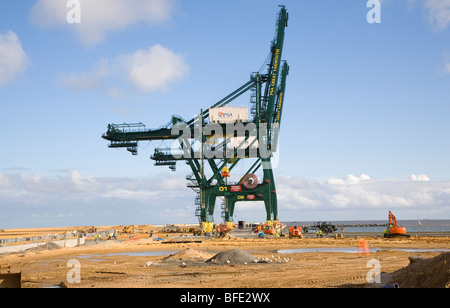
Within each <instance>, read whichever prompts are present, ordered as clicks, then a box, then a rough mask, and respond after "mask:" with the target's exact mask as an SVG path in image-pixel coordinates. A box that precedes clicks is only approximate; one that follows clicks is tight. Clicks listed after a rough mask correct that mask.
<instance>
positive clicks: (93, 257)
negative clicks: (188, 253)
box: [78, 250, 179, 261]
mask: <svg viewBox="0 0 450 308" xmlns="http://www.w3.org/2000/svg"><path fill="white" fill-rule="evenodd" d="M177 252H179V251H178V250H161V251H129V252H120V253H110V254H104V255H87V256H78V258H81V259H90V260H91V261H103V259H101V258H102V257H110V256H130V257H155V256H168V255H170V254H174V253H177Z"/></svg>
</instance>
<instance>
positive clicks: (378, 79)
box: [0, 0, 450, 228]
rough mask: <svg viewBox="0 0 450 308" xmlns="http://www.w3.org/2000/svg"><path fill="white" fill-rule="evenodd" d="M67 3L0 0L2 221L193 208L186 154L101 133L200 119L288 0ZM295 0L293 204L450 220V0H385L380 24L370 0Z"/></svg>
mask: <svg viewBox="0 0 450 308" xmlns="http://www.w3.org/2000/svg"><path fill="white" fill-rule="evenodd" d="M66 4H67V1H65V0H37V1H31V0H22V1H13V0H4V1H1V3H0V107H1V111H0V131H1V136H2V140H3V143H2V146H1V151H0V213H1V215H0V228H14V227H34V226H36V227H43V226H63V225H107V224H132V223H136V224H145V223H151V224H158V223H161V224H162V223H169V222H180V223H183V222H186V223H189V222H195V221H196V218H195V217H194V210H195V208H194V205H193V202H194V196H195V195H194V193H193V192H192V191H190V190H189V189H188V188H186V187H185V185H186V181H185V179H184V178H185V176H186V175H187V174H188V173H190V171H189V170H188V168H187V167H186V166H183V164H179V165H178V170H177V172H176V173H172V172H170V170H168V169H167V168H161V167H155V166H153V162H152V161H151V160H150V159H149V156H150V155H151V154H152V153H153V149H154V147H155V146H156V147H158V146H160V145H161V143H159V142H158V143H153V144H148V143H143V144H140V148H139V155H138V156H132V155H131V154H130V153H128V152H127V151H125V150H111V149H109V148H108V147H107V145H108V143H107V142H106V141H105V140H103V139H101V135H102V134H103V133H104V132H105V131H106V128H107V124H109V123H122V122H127V123H134V122H142V123H144V124H146V125H147V127H148V128H158V127H160V126H162V125H164V124H166V123H167V122H168V121H169V120H170V117H171V115H173V114H177V115H180V116H182V117H184V118H185V119H190V118H191V117H192V116H194V114H195V113H198V112H199V110H200V109H201V108H207V107H209V106H210V105H212V104H213V103H215V102H216V101H218V100H219V99H221V98H222V97H224V96H225V95H227V94H229V93H230V92H231V91H233V90H234V89H236V88H237V87H239V86H240V85H242V84H244V83H245V82H247V81H248V80H249V76H250V74H251V73H252V72H254V71H258V70H259V69H260V67H261V65H262V64H263V63H264V60H265V59H266V57H267V55H268V53H269V46H270V41H271V40H272V39H273V36H274V28H275V17H276V14H277V12H278V10H279V8H278V4H280V2H278V1H272V0H260V1H256V0H239V1H237V0H228V1H206V0H196V1H187V0H147V1H144V0H128V1H125V0H114V1H113V0H97V1H93V0H91V1H87V0H81V1H80V4H81V15H80V16H81V23H80V24H70V23H68V22H67V18H66V17H67V12H68V11H69V9H70V8H67V7H66ZM282 4H284V5H286V8H287V10H288V12H289V15H290V19H289V26H288V28H287V29H286V39H285V49H284V53H283V58H284V59H285V60H287V61H288V62H289V65H290V68H291V70H290V75H289V77H288V84H287V89H286V98H285V99H286V100H285V106H284V111H283V119H282V131H281V137H280V138H281V139H280V146H279V148H280V151H279V160H278V163H277V166H276V168H275V175H276V180H277V189H278V194H279V216H280V219H281V220H286V219H287V218H289V219H291V218H292V219H297V220H331V221H333V220H346V219H387V213H388V210H389V209H390V210H392V211H393V212H394V214H396V216H397V218H399V219H416V218H422V219H424V218H430V219H431V218H435V219H436V218H440V219H450V177H449V174H450V155H449V154H450V141H449V140H450V121H449V120H448V115H449V114H450V99H449V98H450V1H449V0H423V1H420V0H396V1H393V0H385V1H381V23H368V21H367V14H368V12H369V11H370V9H371V8H369V7H367V1H365V0H348V1H333V0H320V1H317V0H316V1H313V0H304V1H298V0H285V1H284V2H283V3H282ZM247 103H248V97H245V98H244V99H243V100H241V101H239V102H238V104H241V105H243V104H247ZM168 145H170V144H168ZM250 165H251V163H250V162H247V163H244V164H243V165H242V166H241V167H239V168H238V169H237V172H244V171H245V170H244V169H246V167H247V168H248V167H249V166H250ZM166 169H167V170H166ZM236 176H237V175H236ZM216 212H217V215H218V216H220V208H219V206H217V211H216ZM235 212H236V215H237V217H235V219H236V220H252V221H262V220H264V218H265V210H264V206H263V205H262V204H261V203H255V204H252V203H243V204H239V205H238V206H237V207H236V211H235Z"/></svg>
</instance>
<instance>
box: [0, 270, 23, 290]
mask: <svg viewBox="0 0 450 308" xmlns="http://www.w3.org/2000/svg"><path fill="white" fill-rule="evenodd" d="M21 287H22V272H18V273H10V272H8V273H3V272H0V289H2V288H3V289H4V288H7V289H13V288H21Z"/></svg>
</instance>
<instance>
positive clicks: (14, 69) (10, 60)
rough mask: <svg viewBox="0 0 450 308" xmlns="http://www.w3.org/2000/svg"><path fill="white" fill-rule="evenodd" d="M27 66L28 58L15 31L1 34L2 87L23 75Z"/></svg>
mask: <svg viewBox="0 0 450 308" xmlns="http://www.w3.org/2000/svg"><path fill="white" fill-rule="evenodd" d="M27 64H28V57H27V55H26V53H25V51H24V50H23V49H22V44H21V42H20V40H19V37H18V36H17V34H16V33H14V32H13V31H7V32H5V33H0V85H2V84H6V83H7V82H9V81H11V80H13V79H14V78H15V77H16V76H17V75H19V74H22V73H23V72H24V71H25V69H26V67H27Z"/></svg>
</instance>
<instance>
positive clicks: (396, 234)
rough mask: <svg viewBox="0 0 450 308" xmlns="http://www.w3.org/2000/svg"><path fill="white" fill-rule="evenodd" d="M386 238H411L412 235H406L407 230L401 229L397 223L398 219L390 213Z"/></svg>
mask: <svg viewBox="0 0 450 308" xmlns="http://www.w3.org/2000/svg"><path fill="white" fill-rule="evenodd" d="M384 237H385V238H410V237H411V235H409V234H406V228H405V227H400V226H399V225H398V223H397V218H395V216H394V214H392V212H391V211H389V225H388V226H387V230H386V233H384Z"/></svg>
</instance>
